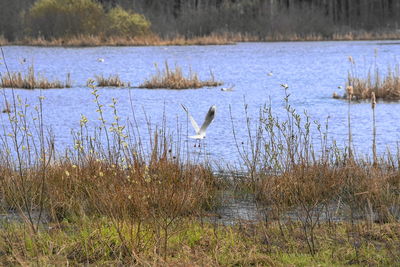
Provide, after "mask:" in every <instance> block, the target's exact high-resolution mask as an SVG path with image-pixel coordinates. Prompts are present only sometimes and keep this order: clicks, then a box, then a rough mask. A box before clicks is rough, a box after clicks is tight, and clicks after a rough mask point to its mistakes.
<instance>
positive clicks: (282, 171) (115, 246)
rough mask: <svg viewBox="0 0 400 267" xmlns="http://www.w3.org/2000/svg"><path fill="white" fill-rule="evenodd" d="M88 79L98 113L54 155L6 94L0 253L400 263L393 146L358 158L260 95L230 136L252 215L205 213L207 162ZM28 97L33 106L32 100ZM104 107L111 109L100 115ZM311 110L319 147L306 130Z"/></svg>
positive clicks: (189, 261) (170, 260)
mask: <svg viewBox="0 0 400 267" xmlns="http://www.w3.org/2000/svg"><path fill="white" fill-rule="evenodd" d="M90 86H91V87H92V94H93V97H94V100H95V104H96V108H97V113H98V115H99V119H98V120H99V121H98V122H96V123H95V124H100V125H99V126H96V129H95V131H92V128H91V127H94V126H92V124H91V122H90V121H88V119H87V118H86V117H85V116H82V118H81V121H80V128H79V130H78V131H77V132H76V134H75V135H74V136H73V138H72V143H73V148H71V149H70V150H67V151H65V153H64V155H63V156H62V157H59V156H57V155H56V152H55V148H54V144H55V143H54V141H53V138H52V136H51V135H48V134H45V130H44V129H45V128H44V124H43V121H42V117H41V116H37V118H36V120H35V121H36V123H35V124H30V123H29V119H27V117H28V116H27V114H28V113H27V112H26V109H25V108H26V105H25V103H24V102H23V100H21V99H20V98H18V99H16V104H15V105H14V106H13V107H12V109H13V110H15V112H12V113H10V114H8V115H7V116H9V121H10V125H11V127H10V128H9V129H11V130H8V131H7V133H6V134H5V136H3V137H2V138H1V139H0V140H1V148H2V149H1V150H0V151H1V153H0V166H1V168H0V183H1V187H0V190H1V191H0V196H1V202H0V203H1V208H2V209H3V210H4V212H10V210H14V211H16V212H18V213H19V214H22V215H23V218H24V220H23V221H22V222H17V221H14V222H9V223H4V224H2V226H1V227H0V251H2V252H3V253H1V254H0V259H1V261H2V262H4V263H5V264H8V265H15V264H21V265H27V264H28V265H29V263H31V262H35V263H37V264H39V265H52V264H53V265H54V264H64V265H65V264H75V265H79V264H95V265H102V264H103V265H104V264H111V265H113V264H123V265H133V264H136V265H154V266H160V265H163V266H165V265H167V266H168V265H170V266H174V265H176V264H186V265H199V266H202V265H222V266H233V265H238V266H248V265H260V266H276V265H299V264H304V265H317V264H326V265H344V264H348V265H352V264H363V265H365V264H367V265H368V264H369V265H396V264H399V263H400V256H399V255H398V253H397V251H398V250H399V249H400V247H399V244H400V242H399V241H400V235H399V233H400V231H399V229H400V225H399V223H398V217H397V215H398V211H399V209H398V207H399V200H400V199H399V192H400V174H399V169H398V166H399V165H398V162H399V161H400V160H399V159H400V157H399V156H396V157H385V158H378V159H377V160H376V164H371V163H369V162H368V161H364V160H360V159H357V158H355V157H354V156H352V155H354V154H352V153H350V152H349V150H348V149H347V150H344V151H343V150H340V149H339V148H337V147H336V146H334V145H332V144H330V143H329V142H328V140H329V139H328V136H327V128H326V127H328V126H327V125H320V124H318V122H312V121H311V120H310V119H309V118H308V117H307V116H305V117H304V116H301V115H299V114H297V113H296V112H295V110H294V109H293V108H292V107H291V106H290V104H289V101H288V99H289V97H288V95H287V98H286V101H287V102H286V111H287V113H288V116H287V120H284V121H282V120H278V119H277V118H276V117H275V116H274V114H273V112H272V108H271V107H270V106H265V108H264V109H263V110H262V111H261V112H260V118H259V121H258V124H257V125H256V129H258V130H257V131H249V133H254V134H255V135H254V136H249V140H248V142H247V145H245V144H241V143H238V146H237V147H238V151H239V153H240V155H241V156H242V158H243V164H244V165H243V166H244V167H246V168H247V176H246V178H245V179H243V180H242V181H241V182H239V181H233V186H234V187H235V188H241V189H242V190H243V188H246V190H247V191H250V192H252V193H253V194H255V196H256V198H257V201H258V203H259V204H260V205H263V206H264V207H265V208H266V209H265V214H264V215H265V218H264V219H262V220H260V221H258V222H255V223H251V224H250V223H246V222H238V223H237V224H234V225H217V224H212V223H210V222H207V220H205V219H204V215H205V214H207V212H208V210H209V209H210V207H212V206H214V205H216V204H217V203H216V201H215V199H216V191H217V190H224V187H223V186H224V183H222V182H221V181H220V180H219V179H218V178H217V177H216V176H215V175H214V174H213V172H212V170H211V169H210V167H209V166H208V165H207V164H205V163H193V162H191V161H190V160H187V159H188V158H187V156H185V154H184V153H182V151H183V150H182V145H181V143H180V142H172V141H171V140H172V139H171V138H170V137H169V136H168V135H167V134H166V132H168V131H167V129H165V128H162V127H161V131H160V129H158V130H157V131H152V130H149V132H148V134H149V135H150V137H151V138H150V141H149V144H144V143H143V142H142V140H143V139H142V137H143V136H141V135H140V134H139V133H138V132H136V131H135V129H137V125H127V126H125V125H124V124H123V123H122V121H121V119H120V118H119V116H118V108H117V107H118V103H117V101H116V100H112V104H111V105H110V106H109V105H104V103H103V102H102V100H101V96H100V95H99V94H98V91H97V90H96V89H95V88H94V87H93V85H90ZM38 101H39V104H38V106H37V108H36V109H37V110H38V112H39V114H40V112H41V107H42V106H43V105H44V104H45V103H43V102H42V101H43V99H41V98H40V99H39V100H38ZM10 102H12V101H10ZM105 107H110V108H111V109H108V108H105ZM245 108H246V106H245ZM105 112H111V113H113V114H114V115H115V116H114V120H115V121H112V122H108V123H107V122H106V121H105V120H104V114H105ZM246 112H247V111H246ZM246 114H247V113H246ZM246 121H247V122H248V124H247V126H248V127H249V129H252V128H251V127H252V126H251V125H250V120H246ZM313 123H314V124H315V127H316V128H317V130H318V131H320V133H321V135H320V140H319V141H320V142H321V149H315V148H314V144H315V143H314V142H312V137H311V134H310V129H311V128H312V125H313ZM110 127H111V128H110ZM32 133H38V135H39V136H32ZM90 133H94V135H93V134H90ZM142 134H143V133H142ZM101 140H103V141H101ZM332 203H333V204H334V207H335V208H334V209H331V204H332ZM289 212H291V213H292V214H295V216H296V218H293V216H292V217H290V216H288V213H289ZM337 212H340V213H341V212H346V213H347V214H350V217H349V220H348V221H339V222H338V221H335V216H336V215H335V214H336V213H337ZM44 217H45V218H46V222H40V221H41V218H44ZM377 222H378V223H379V224H378V223H377Z"/></svg>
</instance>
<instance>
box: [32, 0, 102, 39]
mask: <svg viewBox="0 0 400 267" xmlns="http://www.w3.org/2000/svg"><path fill="white" fill-rule="evenodd" d="M27 16H28V17H27V22H28V23H29V26H28V28H29V30H30V31H31V33H32V34H33V35H43V36H44V37H45V38H51V37H61V36H73V35H77V34H96V33H98V31H99V28H100V25H99V24H100V22H101V18H102V17H104V10H103V7H102V6H101V5H100V4H97V3H95V2H93V1H92V0H39V1H37V2H36V3H35V4H34V5H33V7H32V8H31V9H30V10H29V12H28V15H27Z"/></svg>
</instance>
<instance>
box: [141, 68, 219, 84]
mask: <svg viewBox="0 0 400 267" xmlns="http://www.w3.org/2000/svg"><path fill="white" fill-rule="evenodd" d="M156 70H157V73H156V74H155V75H154V76H152V77H151V78H150V79H149V80H146V81H145V82H144V83H143V84H141V85H139V88H148V89H154V88H168V89H188V88H201V87H215V86H219V85H222V83H221V82H217V81H215V79H214V75H213V74H212V72H211V79H210V80H207V81H201V80H200V79H199V77H198V75H197V74H196V73H193V72H192V71H191V70H190V72H189V75H188V77H185V76H184V75H183V72H182V69H181V68H180V67H178V66H175V69H172V70H171V69H170V68H169V66H168V62H165V70H164V71H163V72H161V71H160V70H159V69H158V66H157V65H156Z"/></svg>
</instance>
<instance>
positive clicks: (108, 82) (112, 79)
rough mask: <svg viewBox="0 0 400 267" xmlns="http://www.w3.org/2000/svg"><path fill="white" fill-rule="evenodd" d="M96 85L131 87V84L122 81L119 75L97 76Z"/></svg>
mask: <svg viewBox="0 0 400 267" xmlns="http://www.w3.org/2000/svg"><path fill="white" fill-rule="evenodd" d="M95 78H96V85H97V86H98V87H130V83H125V82H123V81H121V79H120V78H119V75H118V74H115V75H110V76H109V77H104V76H103V75H96V76H95Z"/></svg>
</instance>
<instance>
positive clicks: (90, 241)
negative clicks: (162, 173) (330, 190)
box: [0, 217, 400, 266]
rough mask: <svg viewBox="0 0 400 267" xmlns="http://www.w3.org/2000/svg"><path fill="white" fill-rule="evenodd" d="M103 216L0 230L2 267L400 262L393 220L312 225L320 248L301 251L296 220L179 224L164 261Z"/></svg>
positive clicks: (149, 241)
mask: <svg viewBox="0 0 400 267" xmlns="http://www.w3.org/2000/svg"><path fill="white" fill-rule="evenodd" d="M120 224H121V225H123V228H122V229H121V228H117V227H115V225H114V223H113V222H112V221H110V220H108V219H105V218H86V217H85V218H81V219H79V220H76V221H74V222H67V221H65V222H62V223H60V224H53V225H51V226H50V227H48V228H47V229H43V230H42V231H40V233H38V234H37V235H32V234H31V233H30V232H29V230H28V229H26V228H25V227H24V225H23V224H20V223H14V224H10V225H7V226H6V227H2V228H1V229H0V236H1V237H0V249H1V251H3V253H2V255H0V259H1V262H3V263H4V264H6V265H10V266H11V265H30V264H32V263H35V264H39V265H53V264H56V265H67V264H69V265H81V264H94V265H103V264H104V265H115V264H123V265H131V264H134V265H140V266H142V265H146V266H176V265H179V266H182V265H190V266H205V265H207V266H317V265H318V266H344V265H349V266H370V265H373V266H390V265H391V266H393V265H397V264H398V263H399V260H400V259H399V255H398V253H397V251H398V249H399V237H400V236H399V225H398V224H387V225H372V226H368V225H364V224H359V225H357V226H356V229H357V230H356V231H354V227H353V226H352V225H350V224H347V223H340V224H337V225H335V226H334V227H333V226H329V225H327V224H321V225H319V226H318V227H317V231H316V239H317V240H318V242H319V248H318V252H317V253H316V254H315V255H313V256H311V255H310V254H309V253H308V252H307V247H306V246H305V242H304V239H303V237H302V233H301V231H299V229H300V227H301V226H300V225H298V224H297V223H295V222H292V223H287V224H286V225H285V226H284V228H283V229H280V227H279V225H277V224H276V223H268V224H255V225H245V224H241V225H237V226H222V225H220V226H217V225H212V224H210V223H199V222H194V221H185V222H182V229H181V230H180V231H179V232H178V233H177V234H176V235H175V236H174V237H173V238H171V239H170V240H169V243H170V245H169V250H168V254H167V255H166V257H165V258H162V257H160V256H159V254H158V253H157V247H158V246H157V242H158V241H157V239H156V238H155V237H154V233H152V232H151V231H147V232H146V234H145V235H144V239H142V242H143V243H139V244H138V245H136V246H135V243H137V242H138V241H139V240H137V239H136V237H133V239H132V236H130V228H136V227H137V225H130V223H129V222H128V223H124V222H120ZM139 242H140V241H139Z"/></svg>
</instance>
